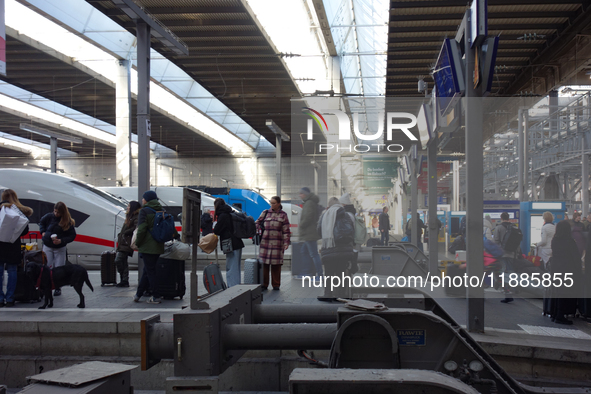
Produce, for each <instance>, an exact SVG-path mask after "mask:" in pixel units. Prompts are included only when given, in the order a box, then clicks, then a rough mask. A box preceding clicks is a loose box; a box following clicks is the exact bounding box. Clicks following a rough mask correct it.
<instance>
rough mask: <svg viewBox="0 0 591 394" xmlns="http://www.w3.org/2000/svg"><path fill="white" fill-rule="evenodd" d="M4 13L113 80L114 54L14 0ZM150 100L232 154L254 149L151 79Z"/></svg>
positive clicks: (10, 23)
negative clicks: (226, 148)
mask: <svg viewBox="0 0 591 394" xmlns="http://www.w3.org/2000/svg"><path fill="white" fill-rule="evenodd" d="M6 16H7V17H6V25H7V26H10V27H12V28H13V29H15V30H17V31H19V32H20V33H22V34H24V35H26V36H28V37H30V38H32V39H34V40H37V41H39V42H41V43H42V44H44V45H47V46H48V47H50V48H53V49H55V50H56V51H58V52H61V53H63V54H64V55H66V56H69V57H71V58H72V60H74V61H77V62H79V63H80V64H82V65H84V66H86V67H88V68H89V69H91V70H93V71H94V72H96V73H97V74H99V75H102V76H104V77H105V78H107V79H109V80H110V81H111V82H112V83H115V80H116V79H117V78H116V68H115V65H116V62H117V58H115V57H114V56H112V55H110V54H109V53H107V52H105V51H103V50H102V49H100V48H98V47H96V46H94V45H92V44H90V43H89V42H87V41H86V40H84V39H82V38H81V37H79V36H77V35H76V34H74V33H71V32H69V31H68V30H66V29H64V28H63V27H61V26H59V25H57V24H56V23H54V22H52V21H50V20H49V19H47V18H45V17H43V16H41V15H39V14H37V13H36V12H34V11H32V10H31V9H29V8H27V7H25V6H23V5H21V4H19V3H17V2H16V1H15V0H6ZM131 91H132V93H133V94H136V95H137V71H136V70H134V69H132V72H131ZM150 103H152V104H154V105H156V106H158V107H160V108H161V109H163V110H165V111H167V112H169V113H170V114H171V115H173V116H175V117H177V118H179V119H180V120H181V121H184V122H186V123H187V124H188V125H189V126H190V128H192V129H194V130H196V131H198V132H201V133H203V134H204V135H205V136H206V137H208V138H209V139H212V140H214V141H217V142H218V143H219V144H220V145H222V146H227V147H228V150H229V151H231V152H232V153H234V154H238V153H252V152H253V150H254V149H253V148H252V147H251V146H250V145H248V144H246V143H245V142H243V141H242V140H241V139H240V138H238V137H237V136H236V135H235V134H234V133H231V132H229V131H228V130H226V129H225V128H224V127H222V126H220V125H219V124H218V123H216V122H214V121H213V120H211V119H210V118H209V117H207V116H205V115H203V114H202V113H201V112H199V111H198V110H196V109H195V108H194V107H192V106H190V105H189V104H187V103H186V102H185V101H183V100H181V99H179V98H178V97H177V96H175V95H173V94H171V93H170V92H169V91H167V90H166V89H164V88H162V87H161V86H160V85H158V84H156V83H154V82H150ZM113 138H114V137H113ZM136 151H137V149H136Z"/></svg>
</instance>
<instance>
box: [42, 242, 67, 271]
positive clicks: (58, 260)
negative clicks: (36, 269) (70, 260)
mask: <svg viewBox="0 0 591 394" xmlns="http://www.w3.org/2000/svg"><path fill="white" fill-rule="evenodd" d="M43 252H45V255H46V256H47V265H48V266H49V268H55V267H61V266H62V265H66V247H65V246H64V247H62V248H50V247H49V246H45V245H43Z"/></svg>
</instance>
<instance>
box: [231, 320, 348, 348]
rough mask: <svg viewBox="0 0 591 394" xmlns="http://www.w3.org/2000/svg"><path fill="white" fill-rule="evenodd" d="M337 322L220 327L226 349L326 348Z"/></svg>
mask: <svg viewBox="0 0 591 394" xmlns="http://www.w3.org/2000/svg"><path fill="white" fill-rule="evenodd" d="M337 329H338V328H337V324H336V323H333V324H227V325H225V326H224V328H223V329H222V343H223V345H224V348H225V349H226V350H267V349H276V350H287V349H291V350H301V349H316V350H318V349H330V348H331V346H332V342H333V341H334V338H335V336H336V333H337Z"/></svg>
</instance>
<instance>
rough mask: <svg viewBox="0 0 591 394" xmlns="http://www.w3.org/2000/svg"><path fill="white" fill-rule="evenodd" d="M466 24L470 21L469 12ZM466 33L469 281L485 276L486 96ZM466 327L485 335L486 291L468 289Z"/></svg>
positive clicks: (468, 30)
mask: <svg viewBox="0 0 591 394" xmlns="http://www.w3.org/2000/svg"><path fill="white" fill-rule="evenodd" d="M464 18H465V21H466V22H468V21H469V20H470V11H469V10H468V11H466V14H465V16H464ZM465 26H468V28H466V29H465V31H464V46H465V47H464V48H465V51H464V52H465V54H466V93H465V99H464V103H465V114H466V131H465V133H466V249H467V251H466V252H467V253H466V261H468V262H469V263H468V264H467V274H468V277H469V278H470V277H477V278H481V277H482V275H483V274H484V262H483V258H482V250H483V241H482V227H483V218H482V213H483V208H484V207H483V199H484V193H483V187H484V184H483V171H484V170H483V160H484V155H483V150H482V116H483V115H482V111H483V110H482V93H481V91H480V88H477V89H475V88H474V82H473V74H474V72H473V70H474V68H475V67H474V66H475V55H476V51H477V50H478V47H477V46H475V47H474V48H471V47H470V39H469V37H470V28H469V26H470V23H466V24H465ZM467 301H468V310H467V316H466V325H467V328H468V331H470V332H484V289H483V288H482V287H472V286H468V291H467Z"/></svg>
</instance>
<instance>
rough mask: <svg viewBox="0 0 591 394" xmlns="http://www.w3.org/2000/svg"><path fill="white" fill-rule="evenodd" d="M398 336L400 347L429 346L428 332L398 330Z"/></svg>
mask: <svg viewBox="0 0 591 394" xmlns="http://www.w3.org/2000/svg"><path fill="white" fill-rule="evenodd" d="M396 334H397V335H398V344H399V345H400V346H425V345H426V344H427V331H426V330H413V329H408V330H397V331H396Z"/></svg>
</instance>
